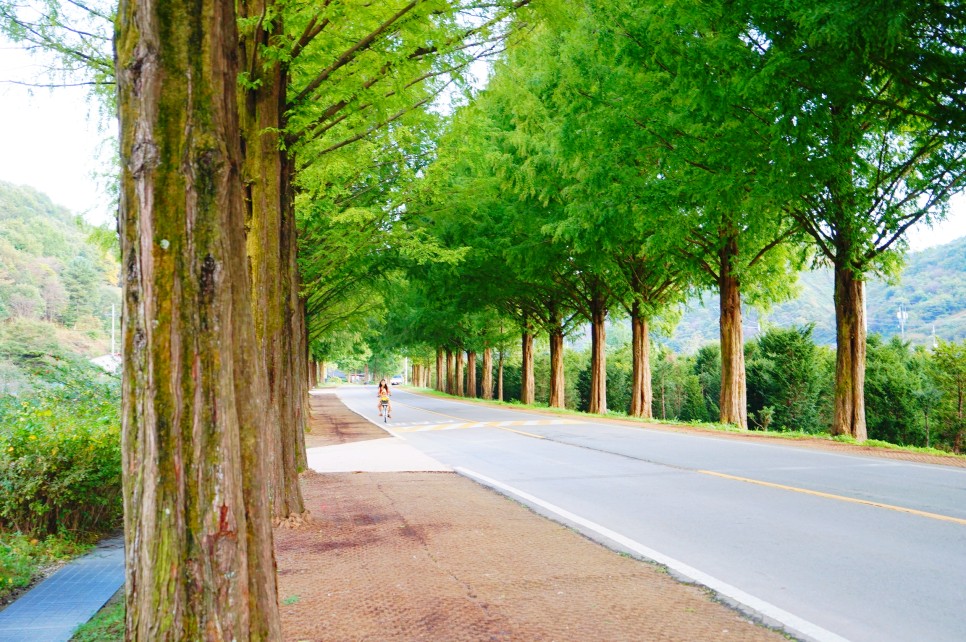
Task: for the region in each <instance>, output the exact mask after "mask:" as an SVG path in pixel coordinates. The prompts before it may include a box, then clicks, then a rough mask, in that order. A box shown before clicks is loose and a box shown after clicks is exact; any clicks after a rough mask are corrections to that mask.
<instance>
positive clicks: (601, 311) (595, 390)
mask: <svg viewBox="0 0 966 642" xmlns="http://www.w3.org/2000/svg"><path fill="white" fill-rule="evenodd" d="M606 318H607V307H606V303H605V301H604V299H603V297H600V296H595V297H594V298H593V300H592V301H591V305H590V345H591V348H590V400H589V403H588V406H587V411H588V412H591V413H600V414H603V413H606V412H607V337H606V334H605V332H606V330H605V328H604V321H605V319H606Z"/></svg>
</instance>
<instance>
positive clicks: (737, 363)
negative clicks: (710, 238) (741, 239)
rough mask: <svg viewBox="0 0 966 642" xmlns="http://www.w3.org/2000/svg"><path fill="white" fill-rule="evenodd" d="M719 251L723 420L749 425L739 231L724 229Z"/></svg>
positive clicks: (721, 403) (743, 426)
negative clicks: (737, 269) (737, 264)
mask: <svg viewBox="0 0 966 642" xmlns="http://www.w3.org/2000/svg"><path fill="white" fill-rule="evenodd" d="M723 234H724V235H725V236H724V238H723V241H722V243H721V249H720V251H719V253H718V293H719V297H720V301H721V316H720V317H719V323H718V329H719V338H720V340H721V394H720V396H719V406H718V408H719V409H720V413H721V415H720V416H721V423H723V424H734V425H735V426H738V427H739V428H745V429H747V428H748V401H747V392H746V387H745V339H744V331H743V329H742V327H741V283H740V281H739V279H738V276H737V274H736V273H735V265H734V264H735V262H736V261H737V260H738V234H737V232H725V233H723Z"/></svg>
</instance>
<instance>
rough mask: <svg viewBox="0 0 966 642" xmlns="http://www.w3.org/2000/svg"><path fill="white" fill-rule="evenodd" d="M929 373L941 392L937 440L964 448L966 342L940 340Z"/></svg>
mask: <svg viewBox="0 0 966 642" xmlns="http://www.w3.org/2000/svg"><path fill="white" fill-rule="evenodd" d="M931 367H932V370H931V372H932V376H933V379H934V381H935V383H936V388H937V389H938V391H939V394H940V399H941V401H940V405H939V407H938V413H937V419H938V420H939V427H938V430H937V433H938V435H937V439H939V440H941V441H942V442H943V443H944V444H948V445H949V446H951V447H952V450H953V452H957V453H960V452H962V451H963V438H964V437H966V341H963V342H960V343H958V344H957V343H946V342H941V343H940V344H939V345H938V347H937V348H936V352H935V355H934V357H933V362H932V364H931Z"/></svg>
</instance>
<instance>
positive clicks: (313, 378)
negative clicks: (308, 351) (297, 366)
mask: <svg viewBox="0 0 966 642" xmlns="http://www.w3.org/2000/svg"><path fill="white" fill-rule="evenodd" d="M318 385H319V364H317V363H316V362H314V361H312V362H311V363H310V364H309V390H314V389H315V388H316V387H318Z"/></svg>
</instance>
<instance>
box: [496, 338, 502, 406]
mask: <svg viewBox="0 0 966 642" xmlns="http://www.w3.org/2000/svg"><path fill="white" fill-rule="evenodd" d="M496 399H497V401H503V350H500V357H499V359H498V364H497V370H496Z"/></svg>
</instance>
